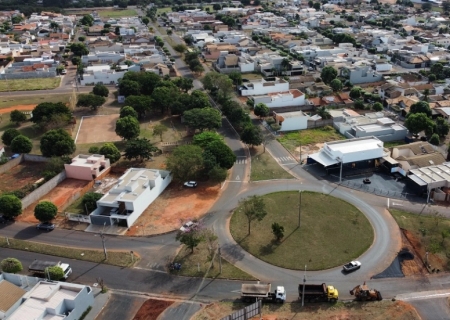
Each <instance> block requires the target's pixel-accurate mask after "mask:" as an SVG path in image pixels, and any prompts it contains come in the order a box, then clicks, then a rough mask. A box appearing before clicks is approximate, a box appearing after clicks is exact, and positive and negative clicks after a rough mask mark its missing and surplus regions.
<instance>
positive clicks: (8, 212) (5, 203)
mask: <svg viewBox="0 0 450 320" xmlns="http://www.w3.org/2000/svg"><path fill="white" fill-rule="evenodd" d="M0 213H1V214H2V215H4V216H5V217H10V218H15V217H17V216H18V215H20V214H22V202H20V199H19V198H17V197H16V196H14V195H12V194H4V195H2V196H0Z"/></svg>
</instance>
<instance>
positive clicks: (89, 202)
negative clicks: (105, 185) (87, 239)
mask: <svg viewBox="0 0 450 320" xmlns="http://www.w3.org/2000/svg"><path fill="white" fill-rule="evenodd" d="M102 197H103V194H101V193H98V192H87V193H85V194H84V196H83V198H82V199H81V204H82V205H83V209H84V210H87V212H86V213H85V214H89V213H90V212H92V211H94V210H95V209H97V201H98V200H100V199H101V198H102Z"/></svg>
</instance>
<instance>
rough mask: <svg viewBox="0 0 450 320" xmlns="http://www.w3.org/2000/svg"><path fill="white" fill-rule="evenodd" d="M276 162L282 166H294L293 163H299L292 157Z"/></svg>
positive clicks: (279, 158) (282, 158) (281, 158)
mask: <svg viewBox="0 0 450 320" xmlns="http://www.w3.org/2000/svg"><path fill="white" fill-rule="evenodd" d="M275 160H276V161H277V162H278V163H281V164H292V163H297V160H295V159H294V158H293V157H291V156H289V157H278V158H275Z"/></svg>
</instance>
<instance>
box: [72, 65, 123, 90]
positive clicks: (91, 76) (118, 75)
mask: <svg viewBox="0 0 450 320" xmlns="http://www.w3.org/2000/svg"><path fill="white" fill-rule="evenodd" d="M124 74H125V72H121V71H115V70H111V67H110V66H109V65H95V66H89V67H86V68H85V69H84V74H83V76H82V78H81V79H80V83H81V85H83V86H84V85H87V84H97V83H103V84H113V83H117V82H118V81H119V79H122V77H123V75H124Z"/></svg>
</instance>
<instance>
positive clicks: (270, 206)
mask: <svg viewBox="0 0 450 320" xmlns="http://www.w3.org/2000/svg"><path fill="white" fill-rule="evenodd" d="M299 198H300V195H299V193H298V192H292V191H290V192H277V193H270V194H266V195H264V196H263V199H264V203H265V205H266V210H267V215H266V217H265V218H264V219H263V220H261V221H253V222H252V223H251V233H250V235H249V234H248V222H247V217H246V216H245V214H244V211H243V208H242V206H240V207H238V208H237V209H236V210H235V211H234V213H233V216H232V218H231V222H230V232H231V235H232V236H233V238H234V240H236V242H237V243H239V245H241V246H242V248H243V249H245V250H247V251H248V252H250V253H251V254H252V255H254V256H255V257H257V258H259V259H261V260H263V261H265V262H267V263H270V264H273V265H276V266H280V267H283V268H288V269H294V270H298V269H302V268H303V267H304V266H305V265H308V270H323V269H328V268H332V267H336V266H338V265H341V264H344V263H345V262H348V261H350V260H352V259H354V258H357V257H359V256H360V255H361V254H363V253H364V251H366V250H367V249H368V248H369V246H370V245H371V244H372V242H373V238H374V235H373V230H372V227H371V225H370V223H369V221H368V220H367V219H366V217H365V216H364V214H363V213H362V212H361V211H359V210H358V209H357V208H356V207H354V206H353V205H351V204H349V203H348V202H345V201H343V200H341V199H338V198H334V197H332V196H328V195H325V194H320V193H315V192H302V194H301V227H300V228H298V207H299V202H300V199H299ZM274 222H277V223H278V224H280V225H281V226H283V227H284V238H283V239H282V240H281V241H280V242H278V241H276V240H275V238H274V236H273V234H272V224H273V223H274ZM356 239H357V241H356Z"/></svg>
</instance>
